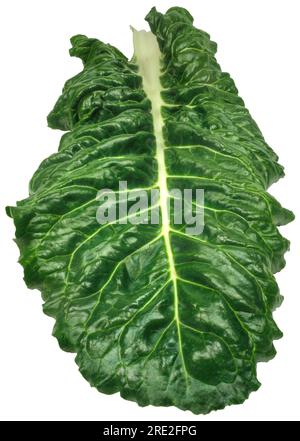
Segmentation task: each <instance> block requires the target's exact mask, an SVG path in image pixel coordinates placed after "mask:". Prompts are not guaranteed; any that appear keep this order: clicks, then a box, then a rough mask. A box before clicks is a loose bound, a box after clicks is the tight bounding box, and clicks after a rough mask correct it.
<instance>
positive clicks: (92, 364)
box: [7, 7, 293, 413]
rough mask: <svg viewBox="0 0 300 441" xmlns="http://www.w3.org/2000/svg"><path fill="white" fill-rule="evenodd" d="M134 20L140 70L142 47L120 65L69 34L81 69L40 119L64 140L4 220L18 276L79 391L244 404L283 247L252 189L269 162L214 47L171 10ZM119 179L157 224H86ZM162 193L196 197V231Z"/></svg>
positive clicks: (269, 206) (267, 200) (192, 405)
mask: <svg viewBox="0 0 300 441" xmlns="http://www.w3.org/2000/svg"><path fill="white" fill-rule="evenodd" d="M146 20H147V21H148V22H149V24H150V28H151V31H152V33H153V34H154V35H155V37H156V40H155V39H154V40H151V38H152V37H151V38H150V40H151V42H150V43H151V45H152V46H151V45H150V46H151V48H150V47H149V48H148V47H144V54H147V51H150V52H149V53H150V55H151V57H149V56H148V59H147V60H146V61H147V62H146V61H145V56H144V55H143V45H142V42H143V37H142V40H141V39H139V37H137V40H136V44H137V46H138V49H137V50H136V53H135V55H134V57H133V59H132V60H131V61H128V60H127V58H126V57H125V56H124V55H122V54H121V53H120V52H119V51H118V50H117V49H116V48H114V47H112V46H110V45H108V44H104V43H102V42H100V41H98V40H96V39H92V38H87V37H85V36H83V35H77V36H75V37H73V38H72V39H71V42H72V49H71V50H70V53H71V55H72V56H76V57H80V58H81V59H82V61H83V65H84V68H83V71H82V72H80V73H79V74H78V75H76V76H75V77H73V78H71V79H70V80H68V81H67V82H66V84H65V86H64V89H63V92H62V95H61V96H60V98H59V99H58V101H57V103H56V104H55V107H54V109H53V111H52V112H51V113H50V115H49V117H48V122H49V126H50V127H52V128H55V129H61V130H64V131H66V132H67V133H65V134H64V135H63V137H62V138H61V142H60V145H59V149H58V152H57V153H55V154H53V155H52V156H50V157H49V158H47V159H46V160H44V161H43V162H42V163H41V165H40V167H39V168H38V170H37V171H36V173H35V174H34V176H33V178H32V179H31V182H30V196H29V197H28V198H27V199H25V200H22V201H20V202H18V203H17V206H16V207H9V208H8V209H7V211H8V214H9V215H10V216H11V217H12V218H13V219H14V223H15V226H16V242H17V244H18V246H19V248H20V262H21V264H22V265H23V267H24V274H25V277H24V278H25V282H26V284H27V286H28V287H30V288H38V289H39V290H40V291H41V293H42V297H43V300H44V312H45V313H46V314H48V315H50V316H52V317H54V318H55V321H56V322H55V327H54V335H55V337H56V338H57V339H58V342H59V344H60V346H61V347H62V348H63V349H64V350H66V351H73V352H76V353H77V356H76V362H77V364H78V366H79V369H80V371H81V373H82V374H83V376H84V377H85V378H86V379H87V380H88V381H89V382H90V384H91V385H92V386H95V387H96V388H97V389H98V390H99V391H101V392H104V393H107V394H111V393H115V392H120V394H121V396H122V397H124V398H126V399H129V400H134V401H136V402H137V403H138V404H139V405H141V406H145V405H148V404H152V405H157V406H170V405H174V406H177V407H179V408H180V409H188V410H191V411H192V412H194V413H207V412H209V411H211V410H213V409H221V408H223V407H224V406H226V405H229V404H234V403H241V402H243V401H244V400H245V399H246V398H247V397H248V395H249V393H250V392H251V391H254V390H256V389H257V388H258V387H259V382H258V380H257V378H256V364H257V362H258V361H263V360H269V359H270V358H272V357H273V356H274V355H275V349H274V346H273V340H274V339H277V338H279V337H281V332H280V330H279V329H278V327H277V326H276V324H275V322H274V320H273V318H272V311H273V310H274V308H275V307H277V306H278V305H279V304H280V303H281V295H280V293H279V290H278V286H277V283H276V280H275V278H274V276H273V273H275V272H276V271H280V270H281V269H282V268H283V266H284V263H285V262H284V257H283V256H284V253H285V251H286V250H287V249H288V247H289V242H288V241H287V240H286V239H285V238H283V237H282V236H281V234H280V233H279V231H278V228H277V226H279V225H283V224H286V223H288V222H290V221H291V220H292V219H293V214H292V213H291V212H290V211H289V210H287V209H284V208H282V206H281V205H280V204H279V202H277V201H276V200H275V199H274V198H273V197H272V196H271V195H270V194H268V193H267V188H268V187H269V186H270V185H271V184H272V183H273V182H275V181H277V180H278V179H279V178H280V177H282V176H283V168H282V167H281V166H280V165H279V164H278V162H277V159H278V158H277V156H276V154H275V153H274V152H273V151H272V149H271V148H270V147H269V146H268V145H267V144H266V142H265V140H264V138H263V136H262V134H261V132H260V130H259V128H258V127H257V125H256V123H255V122H254V121H253V119H252V118H251V116H250V114H249V112H248V110H247V109H246V108H245V105H244V102H243V100H242V99H241V98H240V97H239V96H238V91H237V89H236V87H235V85H234V82H233V80H232V79H231V77H230V76H229V74H227V73H224V72H222V71H221V69H220V66H219V65H218V63H217V61H216V59H215V53H216V44H215V43H214V42H212V41H211V40H210V38H209V35H208V34H206V33H205V32H203V31H201V30H198V29H196V28H195V27H193V19H192V17H191V15H190V14H189V13H188V12H187V11H186V10H185V9H182V8H178V7H175V8H171V9H169V10H168V11H167V13H166V14H164V15H163V14H160V13H159V12H157V11H156V9H155V8H153V9H152V10H151V11H150V13H149V14H148V15H147V17H146ZM139 35H141V34H139ZM143 35H144V34H143ZM147 35H148V34H147ZM145 38H147V39H148V37H145ZM150 40H149V41H150ZM147 41H148V40H147ZM153 41H155V42H153ZM156 42H157V43H158V45H159V49H158V46H157V47H154V46H155V45H157V43H156ZM151 51H152V52H151ZM149 53H148V54H149ZM156 55H157V57H158V58H156V59H154V58H155V56H156ZM159 63H160V64H159ZM157 66H160V72H158V71H155V69H156V67H157ZM148 67H149V69H150V71H151V72H152V73H151V75H152V76H151V75H150V76H151V79H150V80H148V79H147V72H146V71H147V69H148ZM155 75H156V77H155ZM147 81H150V82H151V85H150V86H149V84H148V86H147ZM149 91H150V92H149ZM119 181H127V183H128V195H130V193H131V192H132V193H133V194H134V191H135V189H146V190H147V191H148V192H150V191H151V189H154V188H157V189H159V190H162V189H163V190H165V191H164V193H163V196H161V198H160V200H159V201H158V205H159V207H160V212H161V216H160V222H159V224H153V225H152V224H151V223H148V224H146V223H140V224H135V225H133V224H130V223H127V224H125V223H120V222H110V223H107V224H104V225H99V223H98V222H97V220H96V212H97V208H98V206H99V201H98V200H97V192H98V191H99V190H100V189H103V188H110V189H113V190H115V191H116V192H117V191H118V188H119ZM173 188H179V189H182V190H183V189H184V188H190V189H196V188H202V189H204V194H205V205H204V217H205V227H204V231H203V232H202V233H201V234H198V235H193V236H192V235H189V234H187V233H186V232H185V230H184V228H182V226H180V225H176V224H174V223H173V222H172V220H171V216H168V213H167V212H166V210H165V205H166V202H167V199H168V197H169V196H168V193H169V191H170V190H171V189H173ZM132 203H133V202H132ZM194 204H195V205H196V202H194ZM116 208H118V207H116ZM154 208H155V207H154V206H150V207H149V209H148V210H147V213H146V216H147V218H148V217H149V216H150V215H151V212H152V210H153V209H154Z"/></svg>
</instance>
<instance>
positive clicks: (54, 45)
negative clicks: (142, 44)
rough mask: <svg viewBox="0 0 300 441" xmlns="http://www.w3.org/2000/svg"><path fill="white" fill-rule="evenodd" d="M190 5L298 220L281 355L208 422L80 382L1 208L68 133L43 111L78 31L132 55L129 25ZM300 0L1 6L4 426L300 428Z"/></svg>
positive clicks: (0, 373)
mask: <svg viewBox="0 0 300 441" xmlns="http://www.w3.org/2000/svg"><path fill="white" fill-rule="evenodd" d="M153 5H156V7H157V9H158V10H160V11H161V12H165V11H166V9H167V8H168V7H170V6H174V5H178V6H185V7H187V8H188V9H189V10H190V12H191V13H192V15H193V16H194V17H195V25H196V26H198V27H201V28H202V29H204V30H205V31H207V32H208V33H209V34H210V35H211V37H212V39H213V40H215V41H216V42H217V43H218V54H217V59H218V61H219V63H220V64H221V66H222V68H223V70H224V71H228V72H230V74H231V75H232V77H233V79H234V80H235V81H236V85H237V87H238V89H239V91H240V94H241V96H242V97H243V99H244V100H245V102H246V105H247V107H248V108H249V109H250V112H251V113H252V115H253V117H254V119H255V120H256V121H257V123H258V125H259V126H260V128H261V130H262V132H263V133H264V135H265V138H266V140H267V142H268V143H269V144H270V145H271V146H272V147H273V149H274V150H275V151H276V152H277V153H278V154H279V157H280V162H281V164H283V165H284V166H285V170H286V177H285V178H284V179H282V180H281V181H280V182H279V183H277V184H275V185H274V187H272V189H271V193H272V194H274V195H275V196H276V197H278V198H279V200H280V201H281V202H282V203H283V204H284V205H285V206H286V207H288V208H290V209H292V210H293V211H294V212H295V214H296V216H298V219H296V221H295V222H293V223H292V224H290V225H289V226H287V227H284V228H282V230H281V231H282V232H283V234H284V235H285V236H287V237H288V238H289V239H290V240H291V241H292V247H291V251H290V253H288V254H287V256H286V258H287V267H286V268H285V269H284V270H283V271H282V272H281V273H280V274H279V275H278V276H277V280H278V282H279V285H280V288H281V291H282V294H283V295H284V296H285V301H284V303H283V305H282V306H281V307H280V309H279V310H278V311H276V312H275V319H276V321H277V323H278V324H279V326H280V328H281V329H282V330H283V332H284V338H282V339H281V340H280V341H278V342H276V343H275V344H276V348H277V350H278V354H277V356H276V358H275V359H274V360H272V361H271V362H269V363H265V364H263V363H260V364H259V365H258V377H259V380H260V381H261V383H262V386H261V388H260V389H259V390H258V391H257V392H255V393H252V394H251V395H250V398H249V399H248V400H247V401H246V402H245V403H244V404H242V405H238V406H231V407H227V408H226V409H225V410H221V411H218V412H213V413H211V414H209V415H207V416H201V415H200V416H195V415H193V414H192V413H190V412H183V411H180V410H178V409H176V408H155V407H152V406H151V407H147V408H140V407H138V406H137V405H136V404H135V403H132V402H128V401H125V400H123V399H121V398H120V397H119V395H118V394H116V395H113V396H106V395H102V394H100V393H98V392H97V391H96V390H95V389H92V388H91V387H90V386H89V385H88V383H87V382H86V381H85V380H84V379H83V378H82V377H81V375H80V374H79V372H78V370H77V367H76V365H75V363H74V360H73V359H74V356H73V355H72V354H68V353H65V352H63V351H61V350H60V349H59V347H58V345H57V342H56V340H55V339H54V338H53V337H52V336H51V331H52V327H53V320H52V319H51V318H49V317H47V316H45V315H43V313H42V310H41V304H42V301H41V298H40V294H39V292H37V291H30V290H28V289H27V288H26V286H25V284H24V282H23V280H22V277H23V273H22V269H21V267H20V265H19V264H17V259H18V250H17V247H16V245H15V244H14V243H13V241H12V238H13V236H14V228H13V225H12V221H11V220H10V219H9V218H8V217H6V215H5V213H4V206H6V205H14V204H15V201H16V200H20V199H23V198H25V197H26V196H27V195H28V193H27V188H28V181H29V179H30V177H31V176H32V174H33V172H34V171H35V169H36V168H37V166H38V165H39V163H40V162H41V160H42V159H44V158H45V157H47V156H48V155H50V154H51V153H53V152H55V151H56V149H57V147H58V142H59V138H60V136H61V133H60V132H58V131H53V130H51V129H49V128H47V123H46V115H47V114H48V112H49V111H50V110H51V108H52V106H53V104H54V102H55V101H56V99H57V97H58V95H59V94H60V91H61V88H62V85H63V83H64V82H65V80H67V79H68V78H70V77H71V76H73V75H74V74H76V73H77V72H78V71H79V70H80V69H81V63H80V61H79V60H78V59H72V58H70V57H69V55H68V48H69V46H70V45H69V38H70V37H71V36H72V35H74V34H77V33H81V34H86V35H88V36H90V37H97V38H99V39H101V40H103V41H104V42H109V43H111V44H113V45H115V46H117V47H118V48H119V49H121V50H122V51H123V52H124V53H125V54H126V55H127V56H128V57H131V55H132V44H131V32H130V30H129V25H130V24H132V25H133V26H135V27H136V28H143V27H145V26H147V25H146V23H145V22H144V20H143V17H144V16H145V15H146V13H147V12H148V11H149V9H150V7H151V6H153ZM298 5H299V1H297V0H295V1H292V0H283V1H276V0H243V1H241V0H235V1H234V0H226V1H224V0H219V1H216V0H206V1H204V0H194V1H192V0H190V1H181V0H177V1H176V0H172V1H163V0H156V1H155V0H150V1H149V0H143V1H141V0H135V1H130V0H126V1H124V0H121V1H116V0H107V1H100V0H97V1H94V0H84V1H82V0H81V1H78V0H42V1H41V0H35V1H34V0H26V1H23V0H19V1H16V0H9V1H6V2H1V7H0V8H1V11H0V17H1V18H0V32H1V40H0V41H1V49H0V56H1V68H0V76H1V79H0V87H1V102H0V121H1V151H0V154H1V156H0V166H1V174H0V178H1V210H0V221H1V226H0V228H1V229H0V231H1V250H0V253H1V256H0V259H1V262H0V268H1V279H0V291H1V294H0V339H1V341H0V344H1V346H0V359H1V361H0V418H1V419H4V420H6V419H11V420H16V419H21V420H39V419H42V420H43V419H46V420H48V419H49V420H51V419H57V420H60V419H68V420H75V419H87V420H89V419H95V420H111V421H113V420H174V421H175V420H276V419H280V420H281V419H283V420H299V419H300V418H299V417H300V406H299V401H298V400H299V396H300V386H299V385H300V381H299V372H300V344H299V328H300V293H299V277H300V270H299V263H300V251H299V245H300V244H299V242H300V228H299V219H300V202H299V200H300V198H299V177H300V161H299V159H300V156H299V148H300V145H299V138H300V136H299V131H300V130H299V129H300V112H299V102H300V93H299V81H300V80H299V79H300V71H299V70H300V69H299V67H300V64H299V58H300V57H299V41H300V33H299V12H300V8H299V7H298Z"/></svg>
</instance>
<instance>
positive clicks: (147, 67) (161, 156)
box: [132, 28, 187, 376]
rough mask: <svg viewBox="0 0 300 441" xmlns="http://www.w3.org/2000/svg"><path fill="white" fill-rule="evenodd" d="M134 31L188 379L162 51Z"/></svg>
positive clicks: (147, 35) (151, 38) (146, 34)
mask: <svg viewBox="0 0 300 441" xmlns="http://www.w3.org/2000/svg"><path fill="white" fill-rule="evenodd" d="M132 31H133V44H134V56H135V60H136V62H137V65H138V68H139V75H140V76H141V77H142V79H143V88H144V91H145V93H146V95H147V98H148V99H149V100H150V102H151V106H152V107H151V112H152V118H153V130H154V135H155V140H156V159H157V164H158V182H157V184H158V188H159V192H160V200H159V203H160V209H161V222H162V235H163V238H164V242H165V247H166V253H167V257H168V263H169V267H170V276H171V279H172V282H173V287H174V320H175V322H176V327H177V333H178V340H179V350H180V355H181V359H182V365H183V370H184V374H185V376H187V372H186V368H185V362H184V357H183V352H182V342H181V329H180V318H179V305H178V289H177V274H176V268H175V261H174V256H173V252H172V246H171V241H170V220H169V213H168V198H169V192H168V185H167V177H168V175H167V169H166V162H165V152H164V149H165V143H164V138H163V126H164V121H163V117H162V114H161V107H162V105H163V104H164V103H163V100H162V98H161V91H162V87H161V83H160V75H161V72H160V60H161V52H160V50H159V46H158V43H157V40H156V38H155V36H154V35H153V34H152V33H151V32H146V31H136V30H135V29H133V28H132Z"/></svg>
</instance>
